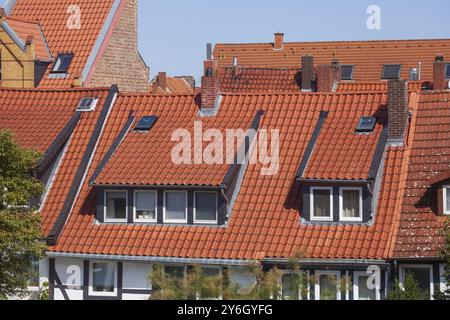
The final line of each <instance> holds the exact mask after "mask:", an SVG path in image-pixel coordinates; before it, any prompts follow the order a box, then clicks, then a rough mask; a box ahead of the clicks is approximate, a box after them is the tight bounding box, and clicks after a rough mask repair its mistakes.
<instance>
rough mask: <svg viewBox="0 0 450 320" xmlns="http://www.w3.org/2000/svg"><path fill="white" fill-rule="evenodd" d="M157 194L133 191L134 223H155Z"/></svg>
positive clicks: (154, 192)
mask: <svg viewBox="0 0 450 320" xmlns="http://www.w3.org/2000/svg"><path fill="white" fill-rule="evenodd" d="M156 212H157V193H156V191H135V193H134V221H135V222H156Z"/></svg>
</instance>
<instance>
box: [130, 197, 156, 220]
mask: <svg viewBox="0 0 450 320" xmlns="http://www.w3.org/2000/svg"><path fill="white" fill-rule="evenodd" d="M138 193H152V194H154V195H155V200H156V201H155V219H150V220H146V219H138V218H137V208H136V203H137V201H136V199H137V194H138ZM133 221H134V222H136V223H156V222H158V192H157V191H155V190H135V191H134V192H133Z"/></svg>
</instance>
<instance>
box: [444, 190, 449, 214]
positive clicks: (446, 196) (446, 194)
mask: <svg viewBox="0 0 450 320" xmlns="http://www.w3.org/2000/svg"><path fill="white" fill-rule="evenodd" d="M444 213H445V214H450V186H445V187H444Z"/></svg>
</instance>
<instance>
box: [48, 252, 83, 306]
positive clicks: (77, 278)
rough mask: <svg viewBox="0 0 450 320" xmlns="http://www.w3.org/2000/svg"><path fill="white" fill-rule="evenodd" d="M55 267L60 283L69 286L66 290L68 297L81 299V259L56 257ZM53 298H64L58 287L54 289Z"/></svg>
mask: <svg viewBox="0 0 450 320" xmlns="http://www.w3.org/2000/svg"><path fill="white" fill-rule="evenodd" d="M47 269H48V267H47ZM55 269H56V273H57V274H58V277H59V279H60V280H61V282H62V284H63V285H65V286H69V288H70V289H69V290H66V292H67V295H68V296H69V299H70V300H82V299H83V289H82V285H83V260H82V259H70V258H57V259H55ZM55 300H64V296H63V295H62V293H61V290H59V289H55Z"/></svg>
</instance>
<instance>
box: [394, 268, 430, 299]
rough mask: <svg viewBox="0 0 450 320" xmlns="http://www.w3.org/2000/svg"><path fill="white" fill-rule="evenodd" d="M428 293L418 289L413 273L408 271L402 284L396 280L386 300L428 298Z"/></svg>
mask: <svg viewBox="0 0 450 320" xmlns="http://www.w3.org/2000/svg"><path fill="white" fill-rule="evenodd" d="M429 299H430V295H429V293H425V292H423V291H422V290H421V289H420V286H419V282H418V281H417V280H416V279H415V277H414V275H413V274H411V273H408V274H406V275H405V280H404V282H403V284H400V281H398V280H396V282H395V284H394V288H393V290H392V291H391V292H390V293H389V296H388V300H399V301H409V300H429Z"/></svg>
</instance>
